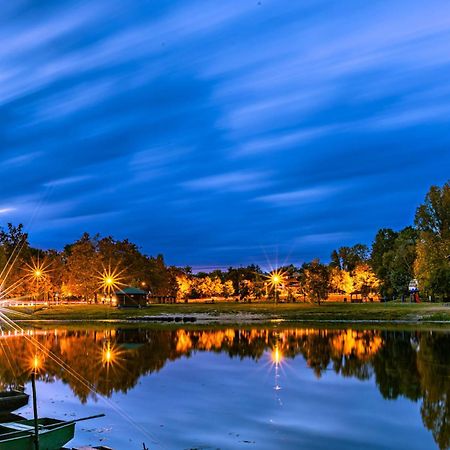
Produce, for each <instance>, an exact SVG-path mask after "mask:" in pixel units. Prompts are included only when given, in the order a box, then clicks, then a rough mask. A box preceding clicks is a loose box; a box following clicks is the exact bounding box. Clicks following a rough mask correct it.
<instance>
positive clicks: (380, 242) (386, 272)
mask: <svg viewBox="0 0 450 450" xmlns="http://www.w3.org/2000/svg"><path fill="white" fill-rule="evenodd" d="M397 236H398V233H397V232H395V231H394V230H392V229H390V228H382V229H381V230H378V232H377V234H376V236H375V240H374V241H373V243H372V250H371V254H370V265H371V266H372V269H373V270H374V272H375V274H376V275H377V277H378V278H379V279H380V280H381V283H382V284H381V291H382V294H383V295H393V293H394V290H393V287H392V285H391V278H390V273H391V268H390V267H389V265H388V264H387V259H386V256H385V255H386V254H387V253H389V252H393V251H394V245H395V240H396V239H397Z"/></svg>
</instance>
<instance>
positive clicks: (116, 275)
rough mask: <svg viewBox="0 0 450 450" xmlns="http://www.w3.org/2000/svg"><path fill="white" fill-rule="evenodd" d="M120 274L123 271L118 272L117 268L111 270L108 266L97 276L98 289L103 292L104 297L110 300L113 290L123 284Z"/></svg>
mask: <svg viewBox="0 0 450 450" xmlns="http://www.w3.org/2000/svg"><path fill="white" fill-rule="evenodd" d="M122 273H123V270H122V271H119V269H118V268H117V267H116V268H114V269H111V266H108V268H105V267H104V268H103V272H100V273H99V276H98V277H97V278H98V280H99V284H100V288H101V289H102V290H103V292H104V293H105V295H108V296H109V297H110V299H111V298H112V292H113V290H118V289H120V287H121V286H123V285H124V283H122V280H123V277H121V274H122Z"/></svg>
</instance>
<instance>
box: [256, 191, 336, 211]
mask: <svg viewBox="0 0 450 450" xmlns="http://www.w3.org/2000/svg"><path fill="white" fill-rule="evenodd" d="M339 190H340V189H339V188H338V187H325V186H324V187H314V188H309V189H299V190H295V191H288V192H280V193H277V194H269V195H264V196H261V197H257V198H256V200H258V201H261V202H265V203H270V204H272V205H275V206H288V205H297V204H305V203H311V202H318V201H321V200H324V199H326V198H328V197H330V196H332V195H333V194H335V193H336V192H339Z"/></svg>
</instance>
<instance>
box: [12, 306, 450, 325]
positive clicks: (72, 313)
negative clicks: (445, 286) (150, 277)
mask: <svg viewBox="0 0 450 450" xmlns="http://www.w3.org/2000/svg"><path fill="white" fill-rule="evenodd" d="M3 313H4V314H6V315H7V316H8V317H9V318H10V319H12V320H14V322H16V323H18V324H19V323H20V324H29V325H32V324H83V323H85V324H111V325H114V324H124V325H127V326H130V325H135V326H143V325H146V326H149V325H152V324H153V325H157V326H169V325H170V326H176V327H186V326H202V325H203V326H220V325H224V326H226V325H236V326H252V325H257V326H261V325H264V324H266V325H270V326H273V325H276V324H286V325H287V324H292V325H297V326H302V325H304V326H310V325H311V324H317V325H319V326H326V325H327V324H328V325H330V326H332V325H354V326H363V325H366V326H374V325H377V326H383V327H384V326H389V325H391V326H394V327H398V326H406V325H408V326H416V327H419V326H439V327H440V328H448V329H449V330H450V306H447V305H446V304H433V303H431V304H424V303H422V304H409V303H387V304H383V303H381V304H380V303H378V304H371V303H368V304H357V305H351V304H350V305H349V304H342V303H335V304H332V303H328V304H323V305H320V306H319V305H313V304H292V303H288V304H277V305H275V304H269V303H258V304H256V303H252V304H244V303H242V304H241V303H227V304H173V305H151V306H149V307H147V308H142V309H116V308H112V307H109V306H105V305H56V306H55V305H53V306H51V307H48V308H40V309H36V310H33V309H30V308H23V307H16V308H8V309H6V308H4V309H3Z"/></svg>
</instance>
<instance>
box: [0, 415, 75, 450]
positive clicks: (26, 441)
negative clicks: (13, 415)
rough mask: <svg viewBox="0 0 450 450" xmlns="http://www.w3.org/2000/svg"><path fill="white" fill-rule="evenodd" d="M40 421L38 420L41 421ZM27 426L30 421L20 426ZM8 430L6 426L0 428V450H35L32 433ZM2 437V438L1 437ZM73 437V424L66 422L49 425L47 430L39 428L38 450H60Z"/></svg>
mask: <svg viewBox="0 0 450 450" xmlns="http://www.w3.org/2000/svg"><path fill="white" fill-rule="evenodd" d="M41 420H42V419H40V421H41ZM24 423H25V424H29V423H32V421H24V422H22V424H24ZM15 431H17V430H13V429H12V428H8V424H4V426H1V428H0V450H35V447H34V431H31V430H30V431H17V433H16V434H13V435H9V436H8V434H7V433H11V432H12V433H14V432H15ZM2 435H3V436H2ZM74 435H75V423H73V422H67V423H61V424H60V425H51V426H50V427H49V428H45V427H43V428H41V429H40V430H39V450H60V449H61V447H63V446H64V445H65V444H67V443H68V442H69V441H70V440H71V439H73V437H74Z"/></svg>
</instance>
